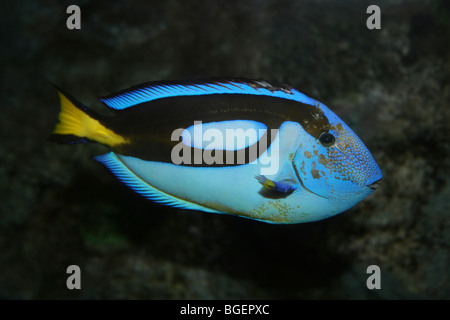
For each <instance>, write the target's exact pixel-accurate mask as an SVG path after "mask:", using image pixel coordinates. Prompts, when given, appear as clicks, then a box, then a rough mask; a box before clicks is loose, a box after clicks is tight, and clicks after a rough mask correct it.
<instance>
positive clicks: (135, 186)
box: [95, 152, 223, 213]
mask: <svg viewBox="0 0 450 320" xmlns="http://www.w3.org/2000/svg"><path fill="white" fill-rule="evenodd" d="M95 160H97V161H99V162H100V163H102V164H103V165H105V166H106V167H107V168H108V169H109V170H110V171H111V172H112V173H113V174H114V175H115V176H116V177H117V178H119V179H120V180H121V181H122V182H123V183H125V184H126V185H127V186H128V187H130V188H131V189H132V190H134V191H135V192H137V193H139V194H140V195H142V196H144V197H146V198H147V199H150V200H153V201H155V202H158V203H162V204H165V205H168V206H172V207H176V208H181V209H187V210H199V211H205V212H211V213H223V212H219V211H217V210H214V209H210V208H207V207H204V206H202V205H199V204H196V203H193V202H189V201H186V200H183V199H180V198H177V197H175V196H173V195H170V194H168V193H166V192H163V191H161V190H159V189H157V188H155V187H154V186H152V185H150V184H148V183H147V182H145V181H144V180H142V179H141V178H139V177H138V176H137V175H136V174H135V173H134V172H133V171H132V170H130V168H128V167H127V166H126V165H125V164H124V163H123V162H122V161H121V160H120V158H119V157H118V156H117V155H116V154H115V153H114V152H110V153H107V154H104V155H101V156H97V157H95Z"/></svg>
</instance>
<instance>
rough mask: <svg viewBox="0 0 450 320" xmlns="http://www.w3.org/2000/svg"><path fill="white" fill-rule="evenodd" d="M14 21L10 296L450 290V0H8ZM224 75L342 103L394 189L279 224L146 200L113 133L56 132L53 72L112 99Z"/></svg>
mask: <svg viewBox="0 0 450 320" xmlns="http://www.w3.org/2000/svg"><path fill="white" fill-rule="evenodd" d="M70 4H78V5H79V6H80V8H81V26H82V29H81V30H72V31H71V30H68V29H67V28H66V19H67V17H68V15H67V14H66V8H67V6H68V5H70ZM370 4H378V5H379V6H380V8H381V30H368V29H367V28H366V19H367V18H368V16H369V15H368V14H366V9H367V7H368V6H369V5H370ZM0 23H1V24H0V32H1V39H2V46H1V50H0V61H1V80H0V81H1V82H0V83H1V92H0V106H1V107H0V108H1V116H0V164H1V165H0V181H1V183H0V298H4V299H56V298H63V299H66V298H68V299H74V298H75V299H93V298H102V299H103V298H112V299H118V298H126V299H134V298H139V299H266V298H267V299H281V298H289V299H329V298H332V299H419V298H420V299H448V298H450V278H449V276H450V261H449V258H450V232H449V231H450V230H449V229H450V201H449V196H450V176H449V168H450V163H449V153H450V147H449V143H450V139H449V134H450V130H449V127H450V111H449V110H450V109H449V107H450V106H449V101H450V81H449V80H450V78H449V74H450V73H449V70H450V59H449V55H450V50H449V39H450V8H449V1H445V0H442V1H439V0H436V1H422V0H409V1H407V0H405V1H394V0H392V1H387V0H386V1H374V2H369V1H361V0H346V1H336V0H314V1H312V0H302V1H300V0H297V1H295V0H290V1H287V0H259V1H256V0H249V1H215V0H208V1H206V0H205V1H191V0H186V1H175V0H165V1H125V0H120V1H109V0H95V1H70V2H65V1H45V0H40V1H35V0H33V1H2V2H1V4H0ZM206 76H239V77H250V78H260V77H262V78H264V79H266V80H273V81H278V82H285V83H289V84H290V85H292V86H294V87H295V88H297V89H298V90H300V91H303V92H305V93H307V94H309V95H311V96H312V97H314V98H316V99H318V100H320V101H322V102H324V103H325V104H327V105H328V106H329V107H330V108H331V109H333V110H334V111H335V112H336V113H337V114H338V115H339V116H340V117H341V118H342V119H343V120H344V121H345V122H346V123H347V124H348V125H349V126H350V127H351V128H352V129H353V130H354V131H355V132H356V133H357V134H358V135H359V136H360V138H361V139H362V140H363V141H364V142H365V144H366V145H367V146H368V148H369V149H370V150H371V151H372V153H373V155H374V157H375V159H376V160H377V162H378V164H379V165H380V167H381V169H382V171H383V174H384V179H383V181H382V183H381V184H380V187H379V189H378V190H377V191H376V192H375V193H374V194H373V195H371V196H370V197H369V198H367V199H366V200H365V201H363V202H361V203H360V204H358V205H357V206H356V207H354V208H352V209H351V210H348V211H347V212H346V213H343V214H341V215H338V216H336V217H333V218H330V219H328V220H324V221H321V222H316V223H310V224H300V225H288V226H279V225H270V224H264V223H261V222H256V221H251V220H246V219H240V218H235V217H232V216H226V215H214V214H207V213H197V212H191V211H183V210H178V209H173V208H169V207H164V206H160V205H158V204H154V203H152V202H150V201H146V200H144V199H143V198H141V197H139V196H137V195H135V194H134V193H133V192H132V191H130V190H128V189H127V188H126V187H124V186H123V185H122V184H121V183H120V182H119V181H117V180H116V179H115V178H114V177H113V176H112V175H111V174H110V173H109V172H108V171H107V170H106V169H104V168H103V167H102V166H101V165H99V164H98V163H97V162H96V161H94V160H93V159H92V157H93V156H95V155H99V154H103V153H105V152H107V149H106V148H104V147H103V146H100V145H95V144H90V145H76V146H60V145H57V144H53V143H51V142H49V141H47V137H48V135H49V134H50V133H51V132H52V130H53V127H54V125H55V123H56V121H57V115H58V112H59V101H58V98H57V94H56V92H55V90H54V89H53V88H52V86H51V85H49V81H50V82H53V83H55V84H57V85H59V86H60V87H62V88H64V89H65V90H66V91H68V92H70V93H71V94H73V95H74V96H75V97H77V98H78V99H79V100H80V101H83V102H84V103H85V104H87V105H89V106H92V107H93V108H96V109H97V110H100V112H101V111H102V110H104V109H102V106H101V104H100V103H99V102H98V101H97V98H96V97H97V96H102V95H106V94H109V93H112V92H114V91H117V90H120V89H124V88H126V87H129V86H132V85H136V84H139V83H141V82H146V81H151V80H161V79H172V80H176V79H190V78H198V77H206ZM168 112H170V110H168ZM71 264H76V265H78V266H80V268H81V272H82V289H81V290H75V291H70V290H68V289H67V288H66V285H65V284H66V278H67V276H68V275H67V274H66V268H67V266H69V265H71ZM372 264H376V265H378V266H380V268H381V290H373V291H371V290H368V289H367V287H366V279H367V277H368V274H366V268H367V267H368V266H369V265H372Z"/></svg>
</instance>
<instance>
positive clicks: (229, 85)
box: [100, 79, 320, 110]
mask: <svg viewBox="0 0 450 320" xmlns="http://www.w3.org/2000/svg"><path fill="white" fill-rule="evenodd" d="M207 94H252V95H262V96H270V97H278V98H283V99H289V100H295V101H299V102H302V103H305V104H309V105H320V102H318V101H316V100H315V99H312V98H309V97H308V96H306V95H304V94H303V93H300V92H298V91H297V90H295V89H293V88H291V87H287V86H283V87H279V86H273V85H271V84H269V83H268V82H266V81H264V80H246V79H231V80H212V79H211V80H205V81H198V82H183V83H176V82H154V83H147V84H142V85H140V86H137V87H133V88H130V89H128V90H124V91H121V92H119V93H117V94H114V95H110V96H107V97H103V98H100V101H101V102H103V103H104V104H106V105H107V106H108V107H110V108H112V109H116V110H122V109H126V108H129V107H132V106H135V105H138V104H140V103H145V102H149V101H152V100H156V99H163V98H171V97H180V96H198V95H207Z"/></svg>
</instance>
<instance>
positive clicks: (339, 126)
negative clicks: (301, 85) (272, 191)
mask: <svg viewBox="0 0 450 320" xmlns="http://www.w3.org/2000/svg"><path fill="white" fill-rule="evenodd" d="M324 133H326V134H331V137H333V138H334V139H329V141H330V142H331V143H330V144H329V145H327V144H324V143H323V142H321V139H317V138H314V137H312V136H311V135H309V134H305V135H304V140H303V142H302V146H301V148H299V151H298V152H297V154H296V156H295V158H294V161H293V165H294V168H295V171H296V174H297V178H298V179H299V180H301V182H302V183H303V185H304V187H305V188H306V189H308V190H309V191H311V192H313V193H315V194H316V195H318V196H321V197H324V198H336V199H349V197H351V195H352V194H354V195H357V194H361V195H363V194H366V193H369V190H368V188H367V186H368V185H369V184H370V183H372V182H374V181H377V180H379V179H381V172H380V171H379V169H378V166H377V165H376V163H375V160H374V159H373V157H372V155H371V154H370V152H369V151H368V150H367V148H366V147H365V146H364V144H363V143H362V142H361V140H360V139H359V138H358V137H357V136H356V134H355V133H354V132H353V131H352V130H351V129H350V128H349V127H348V126H347V125H346V124H345V123H343V122H339V123H335V124H334V125H332V126H331V129H330V130H327V131H324Z"/></svg>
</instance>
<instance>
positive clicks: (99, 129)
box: [53, 89, 126, 147]
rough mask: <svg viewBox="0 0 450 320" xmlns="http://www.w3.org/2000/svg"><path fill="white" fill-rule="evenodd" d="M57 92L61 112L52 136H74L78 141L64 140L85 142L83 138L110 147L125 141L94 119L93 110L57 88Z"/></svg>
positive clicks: (73, 140) (74, 140) (72, 141)
mask: <svg viewBox="0 0 450 320" xmlns="http://www.w3.org/2000/svg"><path fill="white" fill-rule="evenodd" d="M58 94H59V98H60V101H61V112H60V113H59V123H58V124H57V125H56V127H55V130H54V131H53V135H54V136H75V137H76V138H77V139H78V141H77V139H69V140H66V142H69V143H74V142H85V139H89V140H91V141H96V142H99V143H102V144H105V145H108V146H110V147H113V146H115V145H117V144H121V143H124V142H126V139H125V138H123V137H122V136H121V135H118V134H116V133H115V132H113V131H112V130H110V129H108V128H106V127H105V126H104V125H103V124H101V123H100V121H98V120H97V119H95V118H94V117H95V116H94V117H93V115H95V114H94V113H93V112H86V111H87V110H88V109H87V107H84V106H82V105H81V104H80V103H78V102H77V101H75V100H74V99H73V98H71V97H70V98H69V97H68V95H66V94H64V93H63V92H61V91H60V90H59V89H58ZM83 109H85V110H83ZM59 140H61V139H59Z"/></svg>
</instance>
